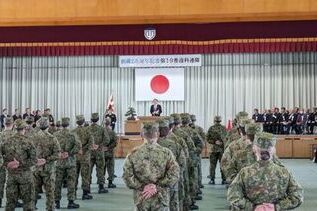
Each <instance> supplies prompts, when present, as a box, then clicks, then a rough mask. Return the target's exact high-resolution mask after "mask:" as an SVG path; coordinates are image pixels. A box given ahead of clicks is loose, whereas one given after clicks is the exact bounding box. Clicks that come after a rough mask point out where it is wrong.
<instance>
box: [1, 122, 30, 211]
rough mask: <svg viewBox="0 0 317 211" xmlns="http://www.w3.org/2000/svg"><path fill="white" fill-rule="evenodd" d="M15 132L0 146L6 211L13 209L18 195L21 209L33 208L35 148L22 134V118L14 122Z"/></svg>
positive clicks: (23, 130)
mask: <svg viewBox="0 0 317 211" xmlns="http://www.w3.org/2000/svg"><path fill="white" fill-rule="evenodd" d="M15 126H16V130H17V133H16V134H14V135H13V136H12V137H11V138H10V139H7V140H4V141H3V143H2V145H1V146H0V152H1V155H3V161H4V166H5V167H6V168H7V174H8V176H7V186H6V196H7V203H6V208H5V210H6V211H12V210H14V209H15V206H16V202H17V200H18V197H21V198H22V200H23V210H25V211H33V210H34V181H33V172H32V170H31V168H32V167H33V166H35V164H36V149H35V147H34V145H33V143H32V142H31V141H30V140H29V139H28V138H27V137H26V136H25V135H24V133H25V127H26V126H27V125H26V123H25V122H24V121H23V120H20V119H18V120H16V122H15Z"/></svg>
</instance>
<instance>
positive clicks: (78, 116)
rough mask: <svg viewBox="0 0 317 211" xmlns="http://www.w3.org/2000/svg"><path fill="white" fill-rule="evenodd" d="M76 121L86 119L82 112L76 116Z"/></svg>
mask: <svg viewBox="0 0 317 211" xmlns="http://www.w3.org/2000/svg"><path fill="white" fill-rule="evenodd" d="M76 121H85V117H84V115H82V114H80V115H77V116H76Z"/></svg>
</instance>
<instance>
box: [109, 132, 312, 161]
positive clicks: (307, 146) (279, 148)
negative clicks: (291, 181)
mask: <svg viewBox="0 0 317 211" xmlns="http://www.w3.org/2000/svg"><path fill="white" fill-rule="evenodd" d="M277 137H278V138H277V144H276V153H277V155H278V157H280V158H307V159H311V158H312V154H313V148H314V147H316V148H317V136H316V135H288V136H277ZM142 143H143V140H142V138H141V136H139V135H133V136H132V135H131V136H126V135H121V136H119V140H118V145H117V147H116V150H115V156H116V158H125V157H126V156H127V155H128V153H129V152H130V151H131V150H132V149H133V148H134V147H137V146H140V145H141V144H142ZM209 150H210V145H209V144H208V143H207V144H206V146H205V148H204V150H203V152H202V154H201V156H202V157H203V158H207V157H208V156H209Z"/></svg>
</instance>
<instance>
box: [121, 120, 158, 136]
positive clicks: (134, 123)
mask: <svg viewBox="0 0 317 211" xmlns="http://www.w3.org/2000/svg"><path fill="white" fill-rule="evenodd" d="M159 118H160V117H156V116H139V117H138V118H137V119H136V120H125V121H124V134H125V135H140V134H141V127H142V123H144V122H155V121H156V120H157V119H159Z"/></svg>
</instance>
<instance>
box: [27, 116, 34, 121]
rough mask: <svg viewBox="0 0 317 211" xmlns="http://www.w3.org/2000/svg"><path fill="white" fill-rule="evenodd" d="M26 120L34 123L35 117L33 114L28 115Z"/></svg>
mask: <svg viewBox="0 0 317 211" xmlns="http://www.w3.org/2000/svg"><path fill="white" fill-rule="evenodd" d="M25 122H26V123H33V122H34V117H33V116H27V117H26V118H25Z"/></svg>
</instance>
